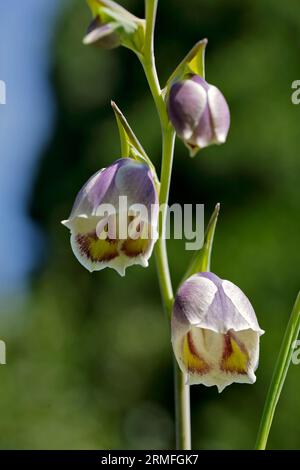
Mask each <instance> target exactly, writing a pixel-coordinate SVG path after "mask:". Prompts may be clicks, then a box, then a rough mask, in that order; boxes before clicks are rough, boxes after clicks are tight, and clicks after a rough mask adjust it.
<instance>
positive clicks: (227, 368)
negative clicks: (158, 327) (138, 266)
mask: <svg viewBox="0 0 300 470" xmlns="http://www.w3.org/2000/svg"><path fill="white" fill-rule="evenodd" d="M263 333H264V331H263V330H261V329H260V327H259V325H258V322H257V319H256V316H255V312H254V310H253V307H252V305H251V304H250V302H249V300H248V298H247V297H246V296H245V294H244V293H243V292H242V291H241V290H240V289H239V288H238V287H237V286H236V285H234V284H233V283H232V282H230V281H226V280H222V279H220V278H219V277H218V276H216V275H215V274H213V273H210V272H206V273H199V274H195V275H193V276H191V277H190V278H189V279H187V280H186V281H185V282H184V283H183V284H182V285H181V287H180V288H179V291H178V293H177V295H176V299H175V303H174V308H173V317H172V344H173V350H174V354H175V356H176V359H177V362H178V364H179V367H180V368H181V370H182V371H183V372H184V373H186V374H187V375H188V382H189V384H191V385H192V384H204V385H206V386H208V387H210V386H212V385H216V386H217V387H218V390H219V392H221V391H222V390H223V389H224V388H225V387H226V386H227V385H230V384H231V383H233V382H239V383H249V384H252V383H254V382H255V380H256V377H255V374H254V372H255V370H256V368H257V366H258V360H259V337H260V336H261V335H262V334H263Z"/></svg>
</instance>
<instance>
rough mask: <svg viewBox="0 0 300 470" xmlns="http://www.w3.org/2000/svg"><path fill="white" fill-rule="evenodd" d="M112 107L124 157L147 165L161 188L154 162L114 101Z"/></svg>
mask: <svg viewBox="0 0 300 470" xmlns="http://www.w3.org/2000/svg"><path fill="white" fill-rule="evenodd" d="M111 106H112V108H113V110H114V113H115V116H116V120H117V125H118V129H119V134H120V141H121V152H122V157H123V158H125V157H128V158H133V159H134V160H137V161H139V162H141V163H144V164H145V163H146V164H147V165H148V166H149V168H150V169H151V171H152V174H153V177H154V180H155V183H156V184H157V186H158V187H159V180H158V177H157V174H156V170H155V167H154V165H153V163H152V161H151V160H150V158H149V157H148V155H147V153H146V152H145V150H144V148H143V147H142V145H141V143H140V142H139V140H138V138H137V137H136V135H135V133H134V132H133V130H132V129H131V127H130V125H129V124H128V121H127V119H126V118H125V116H124V114H123V113H122V111H121V110H120V109H119V108H118V106H117V105H116V103H115V102H114V101H111Z"/></svg>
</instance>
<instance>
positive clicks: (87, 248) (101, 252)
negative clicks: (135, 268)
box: [76, 233, 119, 262]
mask: <svg viewBox="0 0 300 470" xmlns="http://www.w3.org/2000/svg"><path fill="white" fill-rule="evenodd" d="M76 241H77V243H78V245H79V249H80V252H81V254H82V255H85V256H86V257H87V258H89V259H90V260H91V261H99V262H101V261H110V260H112V259H114V258H116V257H117V256H118V255H119V252H118V243H117V241H116V240H109V239H106V240H101V239H99V238H98V237H97V235H96V234H95V233H89V234H86V235H77V237H76Z"/></svg>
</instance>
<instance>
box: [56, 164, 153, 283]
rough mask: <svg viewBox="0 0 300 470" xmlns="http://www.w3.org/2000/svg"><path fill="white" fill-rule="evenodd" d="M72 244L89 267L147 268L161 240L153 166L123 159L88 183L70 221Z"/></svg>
mask: <svg viewBox="0 0 300 470" xmlns="http://www.w3.org/2000/svg"><path fill="white" fill-rule="evenodd" d="M62 223H63V224H64V225H65V226H66V227H68V228H69V229H70V231H71V246H72V249H73V252H74V254H75V256H76V257H77V259H78V260H79V262H80V263H81V264H82V265H83V266H84V267H85V268H87V269H88V270H89V271H99V270H101V269H103V268H105V267H110V268H113V269H115V270H116V271H118V273H119V274H120V275H122V276H123V275H124V274H125V269H126V268H127V267H128V266H131V265H134V264H139V265H141V266H144V267H147V266H148V259H149V258H150V256H151V253H152V250H153V246H154V243H155V241H156V240H157V223H158V194H157V188H156V186H155V183H154V181H153V176H152V173H151V170H150V169H149V167H148V165H146V164H143V163H140V162H137V161H136V160H133V159H131V158H121V159H119V160H117V161H116V162H115V163H113V164H112V165H110V166H109V167H107V168H104V169H102V170H100V171H98V172H97V173H96V174H95V175H94V176H92V177H91V178H90V179H89V180H88V182H87V183H86V184H85V185H84V186H83V188H82V189H81V191H80V192H79V194H78V195H77V198H76V200H75V203H74V206H73V209H72V212H71V214H70V217H69V218H68V220H65V221H63V222H62Z"/></svg>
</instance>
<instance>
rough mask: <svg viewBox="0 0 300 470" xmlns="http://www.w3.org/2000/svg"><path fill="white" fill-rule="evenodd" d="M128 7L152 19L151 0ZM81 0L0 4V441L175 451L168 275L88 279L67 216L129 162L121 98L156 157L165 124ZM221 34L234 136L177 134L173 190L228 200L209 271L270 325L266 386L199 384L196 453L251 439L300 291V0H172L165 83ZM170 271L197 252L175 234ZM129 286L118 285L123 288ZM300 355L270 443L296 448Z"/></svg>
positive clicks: (161, 33) (210, 54)
mask: <svg viewBox="0 0 300 470" xmlns="http://www.w3.org/2000/svg"><path fill="white" fill-rule="evenodd" d="M122 5H123V6H125V7H127V8H128V9H130V10H131V11H132V12H134V13H135V14H136V15H138V16H143V2H141V1H138V0H127V1H125V0H123V1H122ZM90 18H91V17H90V12H89V10H88V8H87V5H86V2H85V1H83V0H64V1H60V2H58V1H53V0H51V1H50V0H44V1H43V2H40V1H39V0H25V1H24V2H22V3H18V5H16V4H15V2H9V1H8V0H3V1H2V2H1V5H0V80H4V81H5V82H6V87H7V97H6V98H7V103H6V105H0V214H1V232H0V246H1V250H0V308H1V314H0V339H2V340H4V341H5V342H6V345H7V365H5V366H0V384H1V386H0V415H1V420H0V447H1V448H22V449H23V448H25V449H27V448H33V449H41V448H50V449H52V448H74V449H78V448H84V449H92V448H102V449H105V448H129V449H130V448H133V449H135V448H172V447H173V446H174V432H173V427H174V423H173V389H172V356H171V351H170V338H169V333H168V326H167V325H166V322H165V319H164V317H163V314H162V309H161V305H160V295H159V291H158V285H157V281H156V276H155V266H154V259H152V260H151V263H150V268H149V269H148V270H143V269H142V268H140V267H133V268H131V269H130V270H128V275H126V278H125V279H121V278H119V277H118V275H117V274H116V273H115V272H111V271H108V270H106V271H103V272H100V273H95V274H93V275H90V274H89V273H88V272H87V271H85V270H84V269H83V268H82V267H81V266H80V265H79V263H78V262H77V261H76V260H75V258H74V256H73V254H72V252H71V249H70V245H69V234H68V233H67V231H66V229H65V228H63V227H62V226H61V225H60V220H62V219H64V218H66V216H67V215H68V213H69V211H70V208H71V206H72V202H73V200H74V198H75V195H76V193H77V191H78V190H79V189H80V187H81V186H82V184H83V183H84V182H85V181H86V179H87V178H88V177H89V176H90V175H91V174H92V173H93V172H95V171H96V170H97V169H99V168H101V167H103V166H106V165H108V164H110V163H111V162H112V161H113V160H114V159H116V158H119V157H120V156H121V155H120V150H119V143H118V135H117V128H116V125H115V121H114V117H113V113H112V112H111V109H110V100H111V99H114V100H115V101H116V102H117V103H118V105H119V106H120V107H121V109H122V110H123V111H124V113H125V114H126V116H127V118H128V120H129V122H130V123H131V125H132V127H133V128H134V130H135V132H136V134H137V135H138V136H139V138H140V139H141V141H142V142H143V144H144V146H145V148H146V149H147V151H148V153H149V155H151V157H152V159H153V161H154V163H155V164H157V166H158V168H159V165H160V133H159V125H158V120H157V117H156V114H155V109H154V106H153V103H152V100H151V96H150V94H149V91H148V89H147V86H146V82H145V79H144V76H143V73H142V70H141V68H140V66H139V64H138V62H137V60H136V58H135V57H134V56H133V54H132V53H130V52H129V51H128V50H125V49H120V48H119V49H116V50H114V51H104V50H100V49H97V48H92V47H84V46H83V45H82V37H83V35H84V33H85V30H86V27H87V25H88V23H89V21H90ZM203 37H208V39H209V44H208V48H207V55H206V72H207V80H208V81H209V82H211V83H214V84H215V85H217V86H218V87H219V88H220V89H221V90H222V91H223V92H224V94H225V96H226V97H227V100H228V102H229V104H230V108H231V114H232V127H231V131H230V135H229V139H228V142H227V144H226V145H224V146H221V147H211V148H208V149H205V150H203V151H202V152H201V153H200V154H199V155H198V156H197V157H196V158H195V159H193V160H192V159H190V158H189V157H188V155H187V152H186V149H185V148H184V146H183V144H182V143H181V142H179V141H178V143H177V146H176V158H175V167H174V182H173V186H172V192H171V203H174V202H179V203H204V204H205V207H206V220H208V217H209V214H210V212H211V210H212V209H213V207H214V205H215V203H216V202H219V201H220V202H221V214H220V219H219V224H218V229H217V233H216V240H215V248H214V254H213V260H212V262H213V266H212V268H213V270H214V271H215V272H216V273H217V274H218V275H219V276H221V277H224V278H227V279H230V280H231V281H233V282H234V283H236V284H238V285H239V286H240V287H241V288H242V289H243V290H244V291H245V292H246V294H247V295H248V296H249V298H250V299H251V301H252V303H253V305H254V307H255V310H256V312H257V315H258V318H259V321H260V324H261V327H262V328H264V329H265V330H266V334H265V336H264V337H263V338H262V348H261V349H262V350H261V364H260V367H259V369H258V373H257V383H256V384H255V385H253V386H245V385H233V386H232V387H230V388H228V389H226V390H225V391H224V392H223V393H222V395H218V393H217V391H216V390H214V389H211V388H205V387H201V386H199V387H193V388H192V391H191V392H192V407H193V413H192V418H193V443H194V447H195V448H197V449H204V448H208V449H214V448H221V449H230V448H238V449H241V448H251V447H253V444H254V441H255V435H256V431H257V428H258V424H259V418H260V414H261V411H262V407H263V403H264V398H265V394H266V391H267V387H268V384H269V381H270V378H271V374H272V369H273V367H274V362H275V360H276V357H277V352H278V349H279V346H280V343H281V339H282V335H283V331H284V328H285V326H286V323H287V320H288V317H289V314H290V311H291V308H292V304H293V301H294V299H295V297H296V294H297V291H298V289H299V265H300V254H299V252H300V250H299V230H300V222H299V201H300V189H299V174H300V159H299V142H300V140H299V136H300V134H299V125H300V106H295V105H293V104H292V102H291V94H292V89H291V84H292V82H293V81H294V80H296V79H299V78H300V77H299V75H300V68H299V49H300V4H299V2H298V1H296V0H290V1H289V2H285V3H282V2H273V1H271V0H251V1H250V0H244V1H243V2H239V1H237V0H227V1H226V2H223V1H221V0H214V1H209V0H201V2H199V0H187V1H186V2H180V1H179V0H164V1H160V5H159V14H158V23H157V35H156V50H157V52H156V57H157V65H158V70H159V74H160V77H161V82H162V83H164V82H165V81H166V79H167V78H168V76H169V75H170V73H171V72H172V71H173V69H174V68H175V66H176V65H177V63H178V62H179V61H180V60H181V59H182V57H183V56H184V55H185V54H186V52H187V51H188V50H189V49H190V48H191V46H192V45H193V44H194V43H195V42H196V41H197V40H199V39H201V38H203ZM169 254H170V264H171V267H172V276H173V280H174V284H175V285H176V283H178V282H179V280H180V278H181V276H182V274H183V272H184V269H185V267H186V264H187V263H188V260H189V257H190V253H188V252H185V251H184V245H183V242H181V241H178V240H176V241H170V242H169ZM116 294H117V295H116ZM299 387H300V368H299V366H298V367H297V366H294V365H292V366H291V369H290V372H289V375H288V378H287V382H286V385H285V388H284V391H283V395H282V398H281V400H280V403H279V406H278V412H277V414H276V417H275V420H274V425H273V428H272V432H271V436H270V441H269V446H270V448H285V449H288V448H289V449H291V448H299V447H300V437H299V436H300V433H299V422H300V402H299V398H298V395H299Z"/></svg>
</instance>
